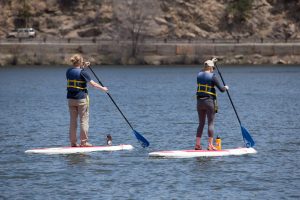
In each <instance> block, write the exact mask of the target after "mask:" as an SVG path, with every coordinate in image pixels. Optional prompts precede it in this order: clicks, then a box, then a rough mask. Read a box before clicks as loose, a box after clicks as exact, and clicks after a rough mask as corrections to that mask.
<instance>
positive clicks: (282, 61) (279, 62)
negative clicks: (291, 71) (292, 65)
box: [275, 59, 287, 65]
mask: <svg viewBox="0 0 300 200" xmlns="http://www.w3.org/2000/svg"><path fill="white" fill-rule="evenodd" d="M275 64H280V65H286V64H287V62H286V61H285V60H282V59H279V60H277V61H276V63H275Z"/></svg>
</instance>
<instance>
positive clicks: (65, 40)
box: [0, 37, 300, 44]
mask: <svg viewBox="0 0 300 200" xmlns="http://www.w3.org/2000/svg"><path fill="white" fill-rule="evenodd" d="M131 42H132V40H130V39H128V40H121V39H101V38H46V37H45V38H1V39H0V44H1V43H8V44H9V43H11V44H14V43H22V44H26V43H28V44H30V43H46V44H51V43H60V44H68V43H69V44H83V43H86V44H93V43H94V44H111V43H114V44H115V43H131ZM149 43H152V44H201V43H208V44H237V43H241V44H243V43H300V38H296V39H294V38H293V39H270V38H234V39H152V38H151V39H149V38H148V39H143V40H141V41H139V44H149Z"/></svg>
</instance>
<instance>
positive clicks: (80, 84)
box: [67, 79, 87, 90]
mask: <svg viewBox="0 0 300 200" xmlns="http://www.w3.org/2000/svg"><path fill="white" fill-rule="evenodd" d="M67 88H76V89H80V90H86V89H87V87H86V82H85V81H79V80H70V79H68V84H67Z"/></svg>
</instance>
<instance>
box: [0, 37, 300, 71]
mask: <svg viewBox="0 0 300 200" xmlns="http://www.w3.org/2000/svg"><path fill="white" fill-rule="evenodd" d="M134 46H135V45H134V44H133V42H132V41H95V40H90V41H77V40H74V41H70V40H67V41H60V40H57V41H45V40H40V41H35V40H33V41H27V40H24V41H21V40H13V41H11V40H10V41H0V66H6V65H64V64H69V61H68V60H69V57H70V56H71V55H73V54H74V53H80V54H82V55H84V57H85V58H87V59H88V60H89V61H91V62H92V63H94V64H106V65H125V64H131V65H132V64H145V65H178V64H189V65H190V64H200V63H203V61H204V60H206V59H209V58H211V57H213V56H214V57H217V58H218V59H219V60H220V62H222V63H223V64H300V42H298V41H297V42H276V43H262V42H243V43H241V42H230V43H226V42H199V41H195V42H193V41H175V42H164V41H162V42H157V41H153V42H149V41H148V42H143V43H138V45H136V48H134ZM133 52H135V53H134V54H135V55H134V56H133V55H132V54H133Z"/></svg>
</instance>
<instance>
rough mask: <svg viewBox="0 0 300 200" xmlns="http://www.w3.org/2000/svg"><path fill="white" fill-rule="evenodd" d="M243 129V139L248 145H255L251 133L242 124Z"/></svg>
mask: <svg viewBox="0 0 300 200" xmlns="http://www.w3.org/2000/svg"><path fill="white" fill-rule="evenodd" d="M241 129H242V135H243V139H244V142H245V145H246V147H248V148H249V147H253V146H254V145H255V142H254V140H253V139H252V137H251V135H250V133H249V132H248V131H247V130H246V129H245V128H244V127H243V126H241Z"/></svg>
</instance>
